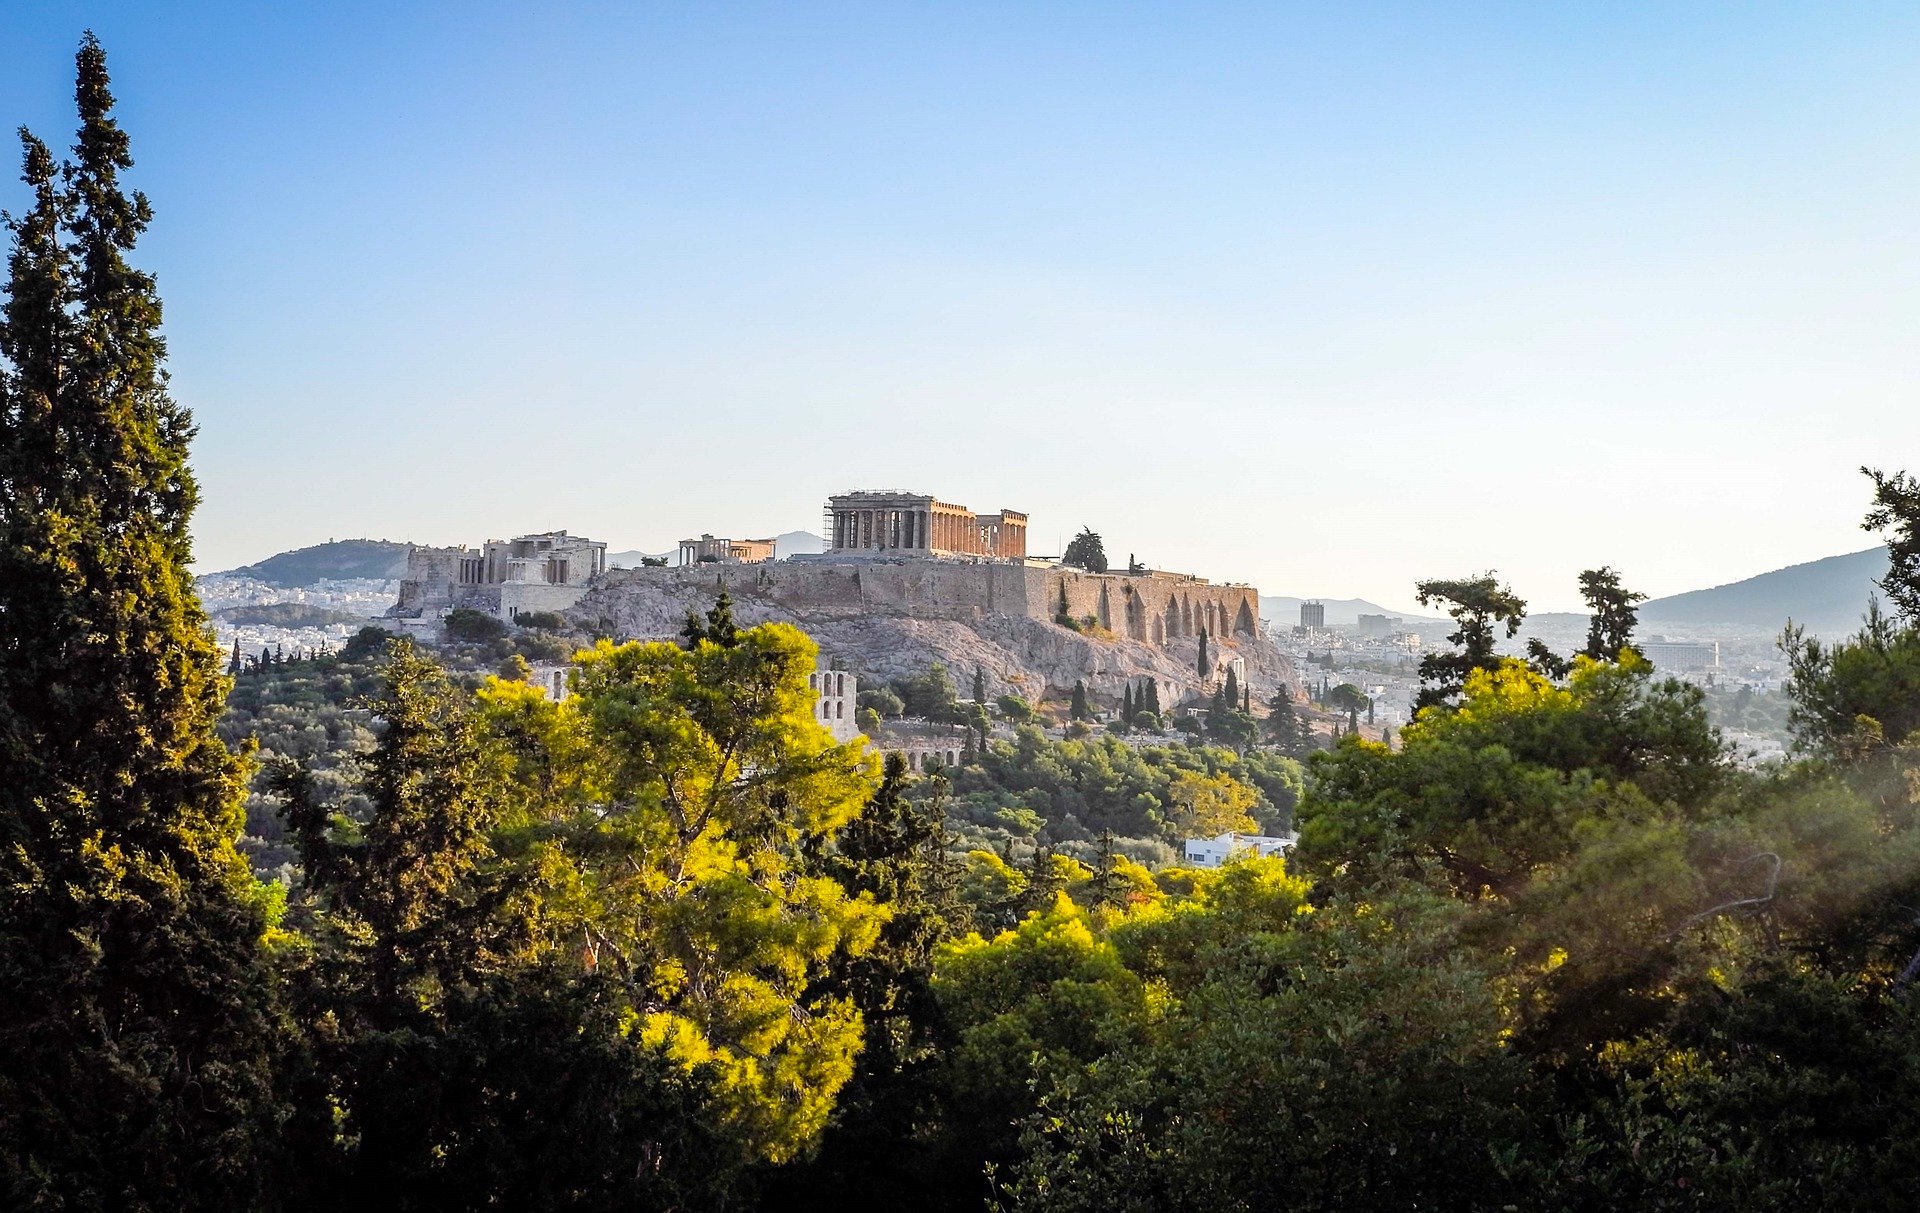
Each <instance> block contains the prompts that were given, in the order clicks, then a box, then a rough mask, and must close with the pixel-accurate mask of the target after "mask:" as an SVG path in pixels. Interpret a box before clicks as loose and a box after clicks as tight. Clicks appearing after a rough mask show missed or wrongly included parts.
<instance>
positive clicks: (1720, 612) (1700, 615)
mask: <svg viewBox="0 0 1920 1213" xmlns="http://www.w3.org/2000/svg"><path fill="white" fill-rule="evenodd" d="M1886 575H1887V549H1886V548H1885V547H1877V548H1868V549H1867V550H1866V551H1864V552H1853V553H1850V554H1848V555H1845V556H1829V557H1827V558H1826V559H1825V560H1814V561H1810V562H1808V563H1806V564H1796V565H1793V566H1791V567H1789V568H1784V569H1775V570H1774V571H1773V572H1771V573H1761V574H1760V575H1759V576H1757V577H1749V578H1747V579H1746V580H1745V581H1736V582H1733V583H1732V584H1730V585H1718V586H1714V587H1713V588H1711V589H1706V590H1692V591H1689V592H1688V593H1685V594H1675V595H1673V596H1672V597H1671V598H1655V599H1653V600H1652V601H1651V602H1646V603H1642V604H1641V606H1640V620H1641V622H1642V623H1643V624H1691V625H1705V624H1715V623H1719V624H1733V625H1739V626H1743V627H1764V628H1777V627H1780V626H1781V625H1783V624H1785V623H1786V621H1787V620H1788V619H1789V618H1791V619H1792V620H1793V621H1794V622H1795V623H1797V624H1800V625H1802V626H1804V627H1805V628H1806V629H1807V630H1808V631H1812V632H1845V631H1851V630H1852V629H1853V628H1854V627H1856V626H1858V624H1859V622H1860V616H1861V615H1862V614H1863V613H1865V611H1866V609H1867V596H1868V595H1870V594H1874V593H1878V587H1876V586H1875V584H1874V583H1875V582H1876V581H1878V580H1880V579H1881V578H1883V577H1885V576H1886Z"/></svg>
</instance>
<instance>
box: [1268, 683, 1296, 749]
mask: <svg viewBox="0 0 1920 1213" xmlns="http://www.w3.org/2000/svg"><path fill="white" fill-rule="evenodd" d="M1267 736H1268V737H1269V738H1271V739H1272V741H1273V744H1275V745H1277V746H1279V747H1280V752H1281V753H1283V754H1288V755H1297V754H1298V753H1299V750H1300V723H1299V719H1298V715H1297V713H1295V711H1294V709H1293V692H1292V691H1291V690H1290V689H1288V688H1287V687H1285V686H1281V687H1280V688H1279V689H1277V690H1275V691H1274V693H1273V698H1272V699H1269V700H1268V701H1267Z"/></svg>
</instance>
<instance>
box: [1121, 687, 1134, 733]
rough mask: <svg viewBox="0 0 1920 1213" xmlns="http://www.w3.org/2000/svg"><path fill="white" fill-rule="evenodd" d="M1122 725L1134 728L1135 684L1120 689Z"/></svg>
mask: <svg viewBox="0 0 1920 1213" xmlns="http://www.w3.org/2000/svg"><path fill="white" fill-rule="evenodd" d="M1120 723H1121V724H1123V725H1126V726H1127V727H1128V728H1132V727H1133V684H1132V683H1131V682H1129V683H1128V684H1127V685H1126V686H1124V687H1122V688H1121V689H1120Z"/></svg>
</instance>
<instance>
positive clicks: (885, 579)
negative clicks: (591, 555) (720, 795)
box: [567, 561, 1294, 707]
mask: <svg viewBox="0 0 1920 1213" xmlns="http://www.w3.org/2000/svg"><path fill="white" fill-rule="evenodd" d="M1009 572H1012V573H1020V574H1040V576H1037V577H1036V576H1025V577H1023V578H1021V579H1020V580H1019V581H1017V582H1015V581H1010V580H1009V577H1008V574H1009ZM1145 580H1146V578H1145V577H1144V576H1142V577H1130V576H1128V575H1125V574H1106V575H1098V574H1083V573H1079V572H1077V571H1075V570H1054V569H1020V568H1018V567H1017V566H1016V567H1015V568H1013V569H1012V570H1009V569H1008V567H1007V566H1005V565H986V564H981V565H964V564H960V565H936V564H933V563H932V562H926V561H920V562H911V561H901V562H880V561H874V562H861V563H848V564H826V563H820V564H804V565H803V564H799V563H798V562H792V563H783V564H778V565H763V566H756V567H731V568H715V567H714V566H711V565H709V566H706V567H704V568H695V569H636V570H614V571H612V572H610V573H608V574H606V575H604V576H602V577H599V578H596V579H595V582H594V585H593V587H592V588H591V589H589V590H588V592H587V594H586V595H585V596H584V597H583V598H582V599H581V600H580V601H579V602H578V603H577V604H575V605H574V606H573V607H572V608H571V609H570V610H569V611H568V612H567V615H568V616H569V618H571V619H572V620H573V621H574V623H575V624H577V625H578V626H580V627H581V628H583V629H586V630H590V631H594V632H598V633H600V634H603V635H609V636H612V637H615V638H617V639H636V638H642V639H659V638H666V637H673V636H677V635H678V634H679V632H680V628H681V625H682V624H683V623H684V621H685V619H686V616H687V612H689V611H695V612H705V611H706V610H707V609H708V608H709V607H711V606H712V605H713V601H714V598H715V596H716V593H717V592H718V589H719V586H720V584H721V583H722V581H724V583H725V585H726V587H727V591H728V593H729V594H730V595H731V597H732V599H733V603H734V616H735V618H736V619H737V620H739V622H741V623H742V624H756V623H763V622H770V621H778V622H782V623H790V624H793V625H794V626H796V627H798V628H800V629H801V630H803V631H805V632H806V633H807V634H808V635H810V636H812V637H813V638H814V640H815V641H816V642H817V643H818V644H819V645H820V648H821V651H822V653H823V654H824V655H825V656H826V657H828V658H829V659H830V660H832V661H833V662H835V663H836V664H837V665H839V666H840V667H841V668H844V669H847V670H851V671H853V672H855V673H857V674H859V675H860V676H861V678H862V681H863V682H873V681H886V680H888V679H892V678H898V677H904V676H907V675H911V674H915V673H919V672H921V671H924V670H925V669H926V668H927V667H928V666H929V665H931V664H932V663H934V662H940V663H942V664H944V665H945V666H946V667H947V668H948V670H949V671H950V672H951V673H952V676H953V680H954V683H955V685H956V686H957V687H959V688H960V689H961V691H962V693H963V695H964V694H965V693H966V691H967V688H968V687H969V686H970V685H971V681H972V678H973V671H974V669H975V668H976V667H977V668H978V669H980V670H981V671H982V672H983V674H984V675H985V677H986V682H987V687H988V692H989V694H991V695H1000V694H1007V693H1011V694H1017V695H1021V696H1024V697H1026V698H1027V699H1029V700H1031V701H1033V702H1036V703H1038V702H1042V701H1046V700H1058V699H1063V698H1064V697H1066V696H1067V695H1068V694H1069V693H1070V692H1071V691H1072V688H1073V685H1074V683H1075V682H1082V683H1084V684H1085V685H1086V688H1087V691H1088V693H1089V695H1090V696H1092V697H1093V698H1094V699H1095V700H1096V701H1099V702H1104V703H1107V704H1109V705H1113V704H1117V703H1118V702H1119V701H1120V698H1121V694H1122V690H1123V688H1124V687H1126V686H1127V684H1129V683H1134V684H1136V685H1137V684H1138V682H1139V681H1140V680H1141V679H1143V678H1147V677H1152V678H1154V679H1156V680H1157V681H1158V682H1159V684H1160V701H1161V703H1162V704H1163V705H1167V706H1169V707H1170V706H1172V705H1173V704H1175V703H1179V702H1182V701H1183V700H1184V701H1187V702H1194V701H1199V700H1204V699H1205V698H1207V697H1208V696H1210V695H1211V694H1212V692H1213V685H1214V682H1215V681H1217V679H1218V678H1219V677H1222V676H1224V670H1225V667H1226V663H1228V662H1231V661H1232V660H1233V659H1235V658H1238V659H1239V660H1240V661H1241V662H1243V663H1244V670H1245V677H1246V679H1247V681H1248V683H1249V685H1250V686H1251V688H1252V691H1253V695H1254V697H1255V698H1256V699H1260V698H1265V697H1270V696H1271V695H1272V693H1273V689H1274V688H1275V687H1276V686H1278V685H1280V684H1282V683H1285V684H1288V685H1292V683H1293V681H1294V677H1293V671H1292V668H1291V667H1290V666H1289V664H1288V662H1287V660H1286V658H1285V657H1283V656H1282V655H1281V654H1280V653H1279V651H1278V650H1277V649H1276V648H1275V647H1274V645H1273V644H1272V643H1271V642H1270V641H1268V640H1267V639H1266V637H1265V635H1264V634H1263V633H1262V632H1261V630H1260V628H1259V627H1258V625H1257V624H1255V626H1253V627H1252V628H1251V629H1248V628H1247V627H1245V620H1246V616H1247V613H1246V611H1245V610H1244V609H1243V605H1244V601H1245V599H1247V598H1250V597H1252V596H1254V593H1255V592H1254V591H1253V590H1251V589H1250V588H1247V587H1225V586H1210V585H1208V584H1207V583H1205V582H1201V581H1199V580H1198V579H1191V578H1190V579H1184V580H1181V581H1179V582H1177V583H1176V584H1175V585H1174V586H1173V588H1172V589H1171V590H1169V588H1168V587H1167V586H1165V585H1159V586H1148V585H1144V584H1142V585H1129V584H1128V583H1129V582H1142V583H1144V582H1145ZM1010 587H1011V589H1010ZM1062 597H1064V598H1065V599H1066V600H1067V601H1068V602H1069V603H1070V605H1083V604H1095V603H1098V604H1101V605H1099V606H1097V607H1096V609H1095V610H1089V611H1088V612H1087V615H1088V617H1091V618H1093V620H1094V622H1093V623H1092V624H1091V625H1085V626H1083V627H1082V630H1078V631H1076V630H1074V629H1073V628H1070V627H1066V626H1062V625H1061V624H1059V623H1057V622H1055V621H1054V619H1053V617H1052V616H1051V615H1048V614H1046V606H1047V604H1049V603H1051V602H1054V601H1056V600H1058V599H1060V598H1062ZM1115 599H1119V600H1121V601H1123V602H1125V603H1127V604H1129V606H1128V607H1127V608H1126V609H1127V615H1125V616H1122V619H1121V620H1120V621H1119V622H1121V626H1122V627H1127V622H1126V621H1127V620H1128V619H1129V618H1130V619H1132V621H1133V626H1131V627H1127V630H1130V631H1133V632H1134V633H1135V635H1134V636H1128V635H1126V634H1124V633H1123V632H1121V631H1117V630H1115V629H1114V628H1113V627H1111V626H1109V625H1108V624H1106V623H1103V622H1102V619H1103V618H1104V616H1101V615H1098V614H1096V610H1105V609H1106V608H1105V606H1104V604H1105V603H1107V602H1109V601H1112V600H1115ZM1196 600H1198V601H1200V602H1201V604H1202V605H1201V607H1200V608H1198V609H1197V610H1196V608H1194V607H1193V605H1192V604H1193V602H1194V601H1196ZM1156 603H1158V604H1159V605H1157V606H1156V605H1154V604H1156ZM1169 603H1170V604H1171V606H1170V607H1169V606H1168V605H1167V604H1169ZM1182 607H1184V608H1185V609H1186V610H1187V612H1188V615H1189V617H1192V616H1194V615H1198V616H1199V617H1202V618H1212V619H1215V620H1217V621H1219V622H1220V623H1221V624H1223V625H1224V627H1223V628H1222V631H1223V633H1224V634H1215V633H1213V632H1212V630H1211V629H1209V636H1208V646H1207V647H1208V652H1209V655H1210V656H1211V657H1212V658H1213V659H1214V660H1213V662H1212V663H1211V664H1213V665H1214V667H1215V670H1216V674H1215V677H1214V680H1208V679H1203V678H1202V677H1201V675H1200V672H1199V670H1198V669H1197V663H1198V657H1199V645H1200V641H1199V637H1198V635H1197V631H1198V629H1197V628H1195V629H1193V631H1192V632H1191V633H1188V634H1175V635H1167V631H1168V630H1169V628H1168V626H1167V625H1166V624H1165V623H1164V622H1163V621H1162V618H1161V613H1164V612H1166V611H1167V610H1169V609H1170V610H1171V611H1172V612H1173V613H1174V614H1175V615H1176V616H1178V614H1179V612H1180V610H1181V609H1182ZM1149 618H1151V619H1152V621H1153V624H1154V625H1156V626H1153V627H1151V628H1150V627H1149V626H1147V623H1146V621H1147V620H1148V619H1149ZM1236 624H1238V626H1236ZM1172 630H1174V631H1176V632H1178V631H1179V630H1180V625H1179V624H1177V623H1176V624H1174V625H1173V628H1172ZM1142 634H1144V638H1142Z"/></svg>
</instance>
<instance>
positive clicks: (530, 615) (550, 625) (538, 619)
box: [513, 611, 567, 632]
mask: <svg viewBox="0 0 1920 1213" xmlns="http://www.w3.org/2000/svg"><path fill="white" fill-rule="evenodd" d="M513 621H514V622H515V623H517V624H519V625H520V626H521V627H523V628H540V629H542V630H544V631H548V632H557V631H559V630H560V629H561V628H564V627H566V626H567V621H566V620H564V619H562V618H560V616H559V615H557V614H555V613H554V612H553V611H522V612H520V613H519V614H518V615H515V616H514V617H513Z"/></svg>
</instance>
